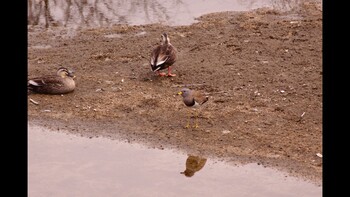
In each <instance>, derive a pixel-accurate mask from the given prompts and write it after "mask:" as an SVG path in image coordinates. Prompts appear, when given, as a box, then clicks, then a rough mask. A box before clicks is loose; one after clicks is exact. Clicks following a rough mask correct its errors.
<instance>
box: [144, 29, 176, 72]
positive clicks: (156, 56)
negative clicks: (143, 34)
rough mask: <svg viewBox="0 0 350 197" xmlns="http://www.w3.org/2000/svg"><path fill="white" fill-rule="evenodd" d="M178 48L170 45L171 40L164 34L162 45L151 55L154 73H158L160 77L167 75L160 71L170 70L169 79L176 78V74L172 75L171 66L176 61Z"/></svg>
mask: <svg viewBox="0 0 350 197" xmlns="http://www.w3.org/2000/svg"><path fill="white" fill-rule="evenodd" d="M176 53H177V51H176V48H175V47H174V46H173V45H172V44H171V43H170V39H169V36H168V34H167V33H163V34H162V44H160V45H158V46H156V47H155V48H154V49H153V51H152V53H151V59H150V63H151V68H152V71H153V72H156V73H157V74H158V75H159V76H165V75H166V74H165V73H163V72H160V70H163V69H166V68H168V74H167V76H169V77H174V76H176V74H172V73H171V66H172V65H173V64H174V63H175V61H176Z"/></svg>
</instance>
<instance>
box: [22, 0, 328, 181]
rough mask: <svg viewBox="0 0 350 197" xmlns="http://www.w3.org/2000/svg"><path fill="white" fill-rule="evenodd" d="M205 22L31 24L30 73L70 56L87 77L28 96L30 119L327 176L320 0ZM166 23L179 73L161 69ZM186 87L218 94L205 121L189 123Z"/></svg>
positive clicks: (69, 62)
mask: <svg viewBox="0 0 350 197" xmlns="http://www.w3.org/2000/svg"><path fill="white" fill-rule="evenodd" d="M199 20H200V22H199V23H196V24H193V25H191V26H177V27H172V26H162V25H160V24H154V25H141V26H127V25H117V26H113V27H109V28H95V29H82V30H81V31H78V32H77V33H76V34H71V33H70V32H67V30H62V29H59V27H53V28H51V29H49V30H47V31H37V30H35V29H34V28H32V27H29V28H28V41H29V42H28V77H36V76H41V75H46V74H52V73H55V71H56V69H57V68H58V65H59V64H62V65H64V66H66V67H68V68H70V69H73V70H74V71H75V74H76V76H77V78H76V82H77V87H76V90H75V91H74V92H73V93H70V94H66V95H40V94H32V95H29V96H28V119H29V121H30V122H33V123H35V124H40V125H44V126H46V127H49V128H53V129H57V128H58V129H67V130H69V131H70V132H73V133H77V134H79V135H82V136H87V137H98V136H104V137H109V138H111V139H124V140H128V141H130V142H137V143H143V144H147V145H149V146H151V147H155V148H159V149H163V148H169V149H178V150H180V151H183V152H187V153H192V154H197V155H201V156H205V157H212V158H219V159H222V160H225V161H228V162H233V163H237V162H238V163H241V162H243V163H245V162H257V163H258V164H261V165H264V166H269V167H275V168H278V169H281V170H285V171H286V172H289V173H291V175H295V176H302V177H304V178H307V179H309V180H312V181H316V182H317V183H319V184H321V181H322V157H319V156H317V155H316V154H317V153H321V154H322V8H321V5H320V4H314V3H304V4H302V5H301V6H300V7H298V8H297V9H294V10H292V11H288V12H279V11H275V10H272V9H265V8H264V9H257V10H253V11H249V12H223V13H214V14H209V15H205V16H202V17H200V18H199ZM56 28H57V29H56ZM141 32H146V33H141ZM163 32H167V33H168V34H169V36H170V39H171V43H172V44H173V45H174V46H175V47H176V48H177V49H178V61H177V62H176V63H175V65H174V68H173V73H175V74H177V76H176V77H159V76H155V75H154V73H152V72H151V71H150V66H149V63H148V62H149V55H150V52H151V49H152V48H153V47H154V46H155V45H156V44H158V43H159V42H160V35H161V33H163ZM185 86H186V87H190V88H192V89H197V90H202V91H205V92H206V93H207V94H208V95H209V101H208V102H207V103H205V105H203V106H202V108H201V109H200V113H199V124H200V127H199V128H197V129H195V128H189V129H185V128H184V125H185V124H186V115H187V114H186V113H187V111H188V110H189V109H188V108H186V107H185V105H184V104H183V102H182V98H181V96H178V95H177V92H178V91H179V90H180V89H181V88H182V87H185ZM29 99H33V100H34V101H36V102H38V103H39V104H38V105H36V104H34V103H33V102H31V101H30V100H29ZM192 119H193V117H192Z"/></svg>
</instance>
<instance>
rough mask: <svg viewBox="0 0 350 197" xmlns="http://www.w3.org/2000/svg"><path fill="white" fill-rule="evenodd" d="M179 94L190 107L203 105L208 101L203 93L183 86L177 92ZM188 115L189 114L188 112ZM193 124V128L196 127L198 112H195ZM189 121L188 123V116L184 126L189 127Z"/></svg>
mask: <svg viewBox="0 0 350 197" xmlns="http://www.w3.org/2000/svg"><path fill="white" fill-rule="evenodd" d="M178 94H179V95H181V96H182V98H183V102H184V103H185V105H186V106H187V107H192V108H198V107H199V106H201V105H203V104H204V103H205V102H207V101H208V99H209V97H208V96H206V95H204V93H202V92H200V91H196V90H190V89H188V88H183V89H182V90H181V91H180V92H179V93H178ZM188 116H190V114H188ZM195 120H196V122H195V125H194V126H193V127H194V128H198V127H199V126H198V112H197V113H196V116H195ZM189 127H190V123H189V117H188V121H187V125H186V126H185V128H189Z"/></svg>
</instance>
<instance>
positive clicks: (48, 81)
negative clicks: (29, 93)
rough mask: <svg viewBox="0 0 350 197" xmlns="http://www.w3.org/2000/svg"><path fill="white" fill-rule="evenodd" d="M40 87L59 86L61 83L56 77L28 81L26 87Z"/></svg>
mask: <svg viewBox="0 0 350 197" xmlns="http://www.w3.org/2000/svg"><path fill="white" fill-rule="evenodd" d="M29 86H32V87H33V86H35V87H42V86H61V81H60V80H59V78H57V76H54V77H45V78H34V79H30V80H28V87H29Z"/></svg>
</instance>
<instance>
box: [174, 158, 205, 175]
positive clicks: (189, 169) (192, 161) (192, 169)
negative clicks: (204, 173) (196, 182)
mask: <svg viewBox="0 0 350 197" xmlns="http://www.w3.org/2000/svg"><path fill="white" fill-rule="evenodd" d="M206 162H207V159H206V158H203V157H200V156H194V155H188V157H187V159H186V170H185V171H183V172H180V173H181V174H184V175H185V176H186V177H192V176H193V175H194V174H195V173H196V172H198V171H199V170H201V169H202V168H203V167H204V165H205V163H206Z"/></svg>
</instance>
